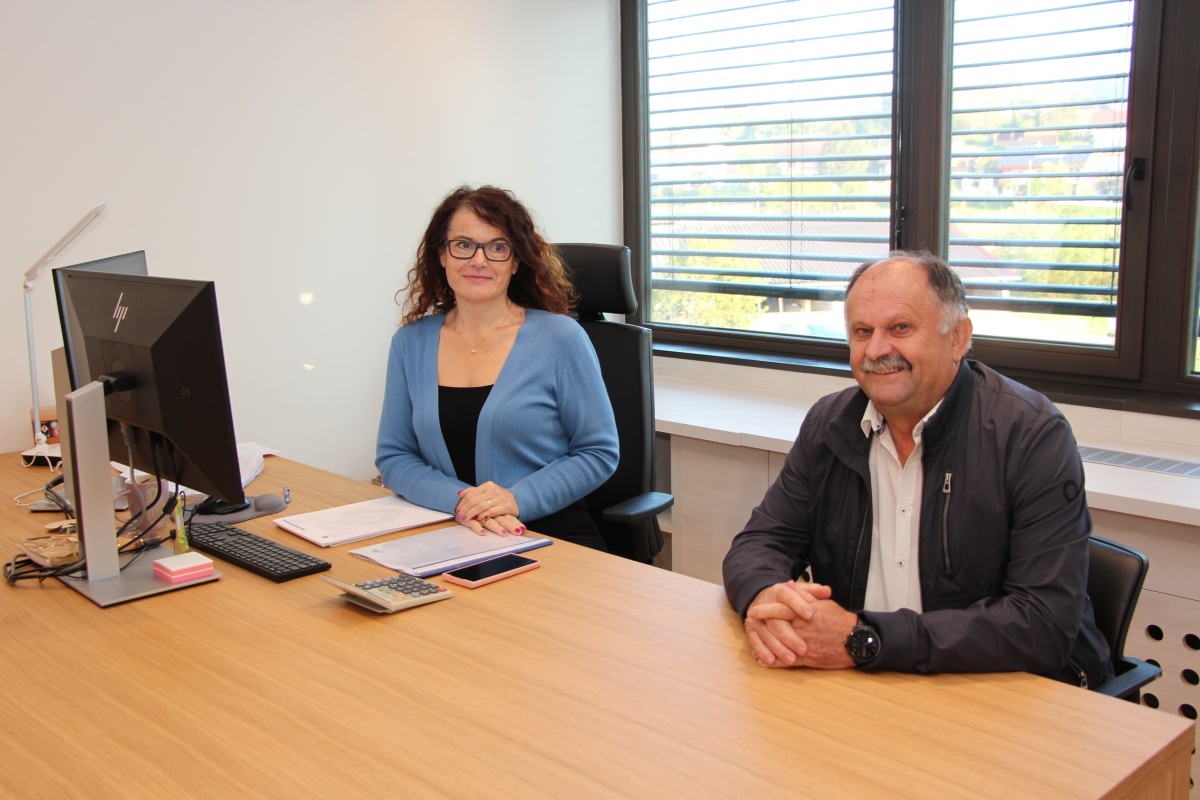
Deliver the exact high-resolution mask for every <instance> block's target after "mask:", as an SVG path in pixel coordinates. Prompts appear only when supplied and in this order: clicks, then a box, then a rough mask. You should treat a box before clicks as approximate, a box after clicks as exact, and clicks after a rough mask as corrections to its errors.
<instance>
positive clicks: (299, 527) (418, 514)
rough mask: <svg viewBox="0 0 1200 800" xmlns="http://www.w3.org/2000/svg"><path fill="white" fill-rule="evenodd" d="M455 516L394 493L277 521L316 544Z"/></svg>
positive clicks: (330, 544) (358, 538)
mask: <svg viewBox="0 0 1200 800" xmlns="http://www.w3.org/2000/svg"><path fill="white" fill-rule="evenodd" d="M451 516H452V515H451V514H447V513H446V512H444V511H434V510H432V509H429V508H423V507H421V506H418V505H413V504H412V503H410V502H408V501H407V500H402V499H401V498H399V497H396V496H395V495H392V496H391V497H381V498H379V499H378V500H365V501H363V502H361V503H351V504H350V505H348V506H338V507H336V508H327V509H325V510H324V511H311V512H309V513H307V514H293V515H292V516H290V517H277V518H276V519H275V524H276V525H278V526H279V527H281V528H283V529H284V530H285V531H288V532H289V533H294V534H296V535H297V536H299V537H301V538H304V539H308V540H309V541H310V542H312V543H314V544H319V545H321V546H322V547H333V546H334V545H339V544H349V543H350V542H357V541H361V540H362V539H369V538H371V537H372V536H383V535H384V534H386V533H395V532H396V531H404V530H408V529H409V528H418V527H420V526H422V525H429V524H431V523H434V522H441V521H442V520H445V519H450V517H451Z"/></svg>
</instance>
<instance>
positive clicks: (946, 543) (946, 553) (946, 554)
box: [942, 472, 953, 575]
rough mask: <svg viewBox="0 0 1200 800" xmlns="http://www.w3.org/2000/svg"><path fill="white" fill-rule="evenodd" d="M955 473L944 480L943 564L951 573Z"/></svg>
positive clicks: (947, 571) (949, 474) (948, 572)
mask: <svg viewBox="0 0 1200 800" xmlns="http://www.w3.org/2000/svg"><path fill="white" fill-rule="evenodd" d="M952 474H953V473H950V472H947V473H946V478H945V480H944V481H943V482H942V496H943V498H944V499H943V501H942V565H943V566H944V567H945V568H946V574H947V575H950V574H951V572H952V570H951V564H950V477H951V475H952Z"/></svg>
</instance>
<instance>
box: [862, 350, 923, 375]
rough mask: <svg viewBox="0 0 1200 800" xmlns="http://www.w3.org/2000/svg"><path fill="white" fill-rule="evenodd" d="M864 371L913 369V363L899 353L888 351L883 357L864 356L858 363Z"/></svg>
mask: <svg viewBox="0 0 1200 800" xmlns="http://www.w3.org/2000/svg"><path fill="white" fill-rule="evenodd" d="M858 366H859V369H861V370H862V371H863V372H896V371H897V370H902V369H912V364H911V363H910V362H909V360H908V359H907V358H905V357H904V356H902V355H900V354H899V353H888V354H887V355H886V356H883V357H882V358H878V359H875V358H864V359H863V360H862V363H861V364H859V365H858Z"/></svg>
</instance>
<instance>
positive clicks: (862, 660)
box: [846, 626, 880, 664]
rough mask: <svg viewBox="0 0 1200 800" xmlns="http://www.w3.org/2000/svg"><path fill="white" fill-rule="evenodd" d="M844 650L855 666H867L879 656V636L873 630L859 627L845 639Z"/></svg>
mask: <svg viewBox="0 0 1200 800" xmlns="http://www.w3.org/2000/svg"><path fill="white" fill-rule="evenodd" d="M846 650H847V651H848V652H849V653H850V657H851V658H852V659H854V663H855V664H867V663H870V662H871V661H872V660H874V658H875V656H877V655H879V650H880V642H879V634H878V633H876V632H875V629H874V628H868V627H866V626H859V627H857V628H855V629H854V630H852V631H850V635H849V636H847V637H846Z"/></svg>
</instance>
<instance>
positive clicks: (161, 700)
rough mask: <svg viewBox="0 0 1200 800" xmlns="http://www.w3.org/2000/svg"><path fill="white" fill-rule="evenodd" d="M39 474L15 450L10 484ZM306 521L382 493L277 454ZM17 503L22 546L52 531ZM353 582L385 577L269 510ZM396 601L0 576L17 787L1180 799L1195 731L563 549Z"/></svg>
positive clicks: (7, 735)
mask: <svg viewBox="0 0 1200 800" xmlns="http://www.w3.org/2000/svg"><path fill="white" fill-rule="evenodd" d="M44 478H45V473H44V472H42V473H40V474H39V473H34V472H32V471H29V470H22V469H21V468H20V467H19V466H18V461H17V457H16V456H15V455H10V456H3V457H0V487H2V489H3V491H4V492H5V493H6V495H7V496H8V497H11V496H13V495H15V494H17V493H18V492H19V491H23V490H27V489H30V488H33V486H35V485H37V483H38V482H39V481H40V480H43V479H44ZM284 485H287V486H289V487H290V488H291V490H292V498H293V502H292V510H293V511H296V512H299V511H307V510H314V509H317V508H321V507H326V506H329V505H333V504H338V503H345V502H351V501H355V500H361V499H367V498H371V497H375V496H379V495H381V494H383V493H384V491H383V490H381V489H379V488H378V487H374V486H370V485H368V484H364V483H358V482H355V481H351V480H348V479H345V478H341V477H338V476H336V475H332V474H329V473H324V472H320V471H318V470H314V469H311V468H307V467H303V466H301V465H297V464H295V463H291V462H288V461H285V460H282V459H279V458H268V459H267V466H266V470H265V471H264V473H263V475H262V476H261V477H260V478H259V479H258V480H257V481H256V482H255V484H253V485H252V487H251V491H252V493H253V491H254V490H257V491H275V492H278V491H280V490H281V487H282V486H284ZM46 518H47V517H46V515H36V516H35V515H31V514H29V513H28V512H27V511H24V510H22V509H18V508H16V507H15V506H13V505H11V504H9V505H7V506H5V511H4V512H2V513H0V521H2V522H3V523H4V524H3V527H0V546H6V547H8V548H9V550H10V551H15V550H16V546H15V542H16V540H17V539H19V538H21V537H23V536H26V535H31V534H33V533H34V532H36V531H37V529H38V528H39V523H40V522H43V521H45V520H46ZM244 526H245V527H246V528H247V529H250V530H254V531H255V532H258V533H263V534H266V535H269V536H271V537H273V538H278V539H279V540H281V541H285V542H287V543H288V544H290V545H291V546H293V547H297V548H299V549H304V550H308V551H310V552H314V553H318V554H319V555H321V556H323V557H325V558H326V559H328V560H330V561H332V562H333V563H334V569H333V573H334V574H336V575H339V576H341V577H342V578H344V579H347V580H351V581H357V580H363V579H365V578H368V577H373V576H378V575H381V574H384V573H385V570H383V568H381V567H379V566H377V565H373V564H371V563H369V562H366V561H362V560H360V559H357V558H355V557H354V556H351V555H349V554H348V552H347V550H348V549H349V548H347V547H342V548H338V549H334V550H321V549H320V548H317V547H315V546H311V545H308V543H306V542H304V541H302V540H300V539H298V538H296V537H292V536H289V535H288V534H286V533H284V532H283V531H280V530H279V529H278V528H276V527H275V526H274V525H272V524H271V522H270V520H266V519H260V520H255V521H252V522H248V523H244ZM537 555H538V557H539V558H540V559H542V561H543V567H542V568H541V569H539V570H534V571H533V572H530V573H528V574H525V575H521V576H518V577H515V578H512V579H509V580H506V581H501V582H500V583H497V584H494V585H492V586H487V587H484V588H481V589H477V590H473V591H472V590H469V589H460V588H455V589H454V591H455V597H454V598H452V599H451V600H448V601H445V602H441V603H435V604H433V605H430V606H424V607H420V608H416V609H412V610H409V611H405V612H402V613H400V614H396V615H392V616H379V615H376V614H373V613H370V612H368V611H363V610H360V609H358V608H356V607H354V606H352V605H350V604H349V603H346V602H344V601H343V600H341V599H340V598H339V596H338V593H337V592H336V590H334V588H333V587H331V586H329V585H328V584H326V583H324V582H322V581H320V580H319V579H317V578H316V577H308V578H301V579H299V580H294V581H291V582H289V583H284V584H274V583H271V582H269V581H267V580H265V579H263V578H259V577H257V576H255V575H252V574H250V573H248V572H244V571H242V570H239V569H237V568H236V567H232V566H229V565H223V566H222V567H221V568H222V571H223V572H224V575H225V577H224V578H222V579H221V580H220V581H217V582H215V583H210V584H206V585H203V586H198V587H192V588H188V589H184V590H181V591H178V592H173V593H168V594H165V595H159V596H157V597H152V598H148V599H144V600H138V601H134V602H132V603H128V604H125V605H119V606H115V607H112V608H108V609H100V608H98V607H96V606H94V605H93V604H92V603H91V602H89V601H88V600H87V599H85V598H83V597H82V596H80V595H79V594H77V593H75V592H74V591H72V590H70V589H68V588H66V587H64V586H61V585H59V584H58V583H57V582H56V581H48V582H46V583H45V584H44V585H42V586H40V587H39V586H38V585H37V584H36V583H33V584H29V583H22V584H20V585H17V586H14V587H7V586H0V706H2V707H3V708H4V712H3V724H0V760H2V763H3V767H2V768H0V795H3V796H8V797H28V796H35V795H36V796H48V795H53V796H57V797H88V798H95V797H118V796H119V797H162V796H177V797H183V796H205V797H250V796H266V795H270V796H276V797H351V796H366V797H375V796H383V795H384V794H385V793H387V794H389V795H407V796H413V797H436V796H445V797H463V798H478V797H518V796H519V797H556V798H567V797H570V798H577V797H638V798H643V797H682V798H687V797H697V798H699V797H755V798H758V797H784V796H787V797H889V796H908V797H922V798H928V797H954V798H967V797H1022V798H1029V797H1046V798H1067V797H1102V796H1103V797H1155V798H1163V797H1178V798H1183V797H1186V795H1187V784H1188V775H1187V770H1188V759H1189V755H1190V752H1191V747H1192V736H1193V732H1192V724H1191V723H1189V722H1187V721H1186V720H1183V719H1181V718H1178V717H1173V716H1171V715H1168V714H1165V713H1161V712H1155V711H1151V710H1149V709H1146V708H1142V707H1139V706H1135V705H1133V704H1130V703H1125V702H1121V701H1117V700H1113V699H1110V698H1107V697H1100V696H1097V695H1094V694H1090V693H1088V692H1085V691H1082V690H1079V689H1076V688H1072V687H1069V686H1065V685H1062V684H1058V683H1054V682H1052V681H1048V680H1044V679H1041V678H1036V677H1032V676H1028V675H1021V674H1005V675H985V676H965V675H943V676H936V677H916V676H910V675H897V674H884V675H869V674H865V673H860V672H856V671H839V672H831V673H823V672H816V671H786V672H784V671H771V670H765V669H762V668H760V667H757V666H756V665H755V664H754V663H753V662H752V660H751V659H750V657H749V655H748V652H747V650H746V647H745V645H744V643H743V638H742V634H741V628H740V625H739V623H738V620H737V618H736V615H735V614H734V613H733V612H732V611H730V609H729V608H728V606H727V605H726V603H725V600H724V597H723V595H722V593H721V590H720V589H719V588H718V587H715V586H713V585H711V584H707V583H704V582H702V581H698V580H694V579H692V578H687V577H685V576H681V575H676V574H673V573H669V572H664V571H661V570H658V569H655V568H653V567H649V566H644V565H640V564H635V563H632V562H628V561H623V560H621V559H618V558H615V557H611V556H605V555H602V554H599V553H595V552H592V551H590V550H586V549H583V548H580V547H576V546H573V545H570V544H566V543H561V542H560V543H557V544H555V545H554V546H552V547H548V548H545V549H542V550H539V551H538V554H537Z"/></svg>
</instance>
